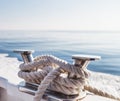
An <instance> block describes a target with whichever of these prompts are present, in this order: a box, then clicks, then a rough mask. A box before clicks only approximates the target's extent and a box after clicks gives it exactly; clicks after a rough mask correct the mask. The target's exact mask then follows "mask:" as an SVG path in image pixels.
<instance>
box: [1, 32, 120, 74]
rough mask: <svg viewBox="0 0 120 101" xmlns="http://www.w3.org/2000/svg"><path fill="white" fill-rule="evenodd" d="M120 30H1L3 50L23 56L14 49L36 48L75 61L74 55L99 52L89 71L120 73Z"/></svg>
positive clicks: (13, 55)
mask: <svg viewBox="0 0 120 101" xmlns="http://www.w3.org/2000/svg"><path fill="white" fill-rule="evenodd" d="M119 37H120V32H97V31H96V32H95V31H93V32H92V31H91V32H87V31H0V53H8V54H9V56H10V57H17V58H18V59H19V60H22V59H21V56H20V55H19V54H15V53H13V52H12V51H13V50H15V49H28V50H35V53H34V54H33V56H34V57H35V56H37V55H41V54H52V55H55V56H57V57H59V58H62V59H65V60H67V61H68V62H70V63H72V62H73V60H72V59H71V56H72V55H74V54H88V55H99V56H101V57H102V59H101V60H99V61H95V62H91V63H90V65H89V66H88V69H89V70H92V71H96V72H103V73H109V74H113V75H120V39H119Z"/></svg>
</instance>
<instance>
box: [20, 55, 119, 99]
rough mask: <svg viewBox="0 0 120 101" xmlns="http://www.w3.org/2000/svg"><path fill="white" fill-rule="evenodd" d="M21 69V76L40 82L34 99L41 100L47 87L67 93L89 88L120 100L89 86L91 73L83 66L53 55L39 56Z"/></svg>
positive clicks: (70, 93)
mask: <svg viewBox="0 0 120 101" xmlns="http://www.w3.org/2000/svg"><path fill="white" fill-rule="evenodd" d="M20 70H21V71H19V73H18V76H19V77H21V78H23V79H24V80H25V81H27V82H31V83H37V84H39V87H38V91H37V92H36V93H35V97H34V101H40V100H41V99H42V96H43V94H44V92H45V91H46V89H49V90H52V91H57V92H61V93H63V94H66V95H74V94H79V93H80V92H82V91H83V90H84V89H87V90H88V91H90V92H93V93H95V94H98V95H101V96H105V97H109V98H112V99H116V100H119V101H120V98H116V97H114V96H113V95H110V94H107V93H105V92H102V91H100V90H97V89H96V88H93V87H90V86H88V85H87V84H86V79H87V78H88V76H89V73H88V72H87V70H85V69H83V68H82V66H80V65H79V66H75V65H73V64H70V63H68V62H66V61H64V60H61V59H59V58H57V57H54V56H52V55H43V56H38V57H36V58H35V59H34V61H33V62H30V63H24V64H21V65H20ZM61 74H62V75H61Z"/></svg>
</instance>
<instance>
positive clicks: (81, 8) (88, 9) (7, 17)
mask: <svg viewBox="0 0 120 101" xmlns="http://www.w3.org/2000/svg"><path fill="white" fill-rule="evenodd" d="M0 30H88V31H89V30H92V31H93V30H99V31H100V30H102V31H120V0H0Z"/></svg>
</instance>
